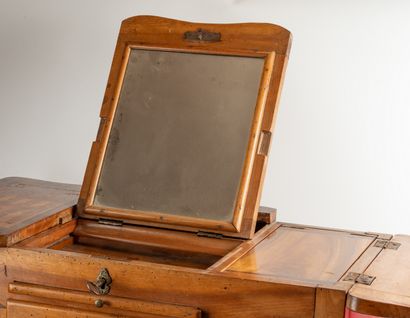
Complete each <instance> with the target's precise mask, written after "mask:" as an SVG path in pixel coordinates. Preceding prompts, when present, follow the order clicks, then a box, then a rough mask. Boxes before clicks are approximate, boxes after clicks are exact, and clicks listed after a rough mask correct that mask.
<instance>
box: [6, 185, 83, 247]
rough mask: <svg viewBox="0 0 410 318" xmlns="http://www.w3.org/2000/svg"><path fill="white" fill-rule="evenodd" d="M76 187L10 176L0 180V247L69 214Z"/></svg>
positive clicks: (76, 195) (38, 231)
mask: <svg viewBox="0 0 410 318" xmlns="http://www.w3.org/2000/svg"><path fill="white" fill-rule="evenodd" d="M78 194H79V186H78V185H71V184H63V183H56V182H47V181H41V180H35V179H27V178H17V177H10V178H4V179H1V180H0V215H1V216H2V217H1V221H0V246H11V245H13V244H15V243H17V242H19V241H22V240H24V239H26V238H28V237H30V236H32V235H34V234H36V233H40V232H42V231H44V230H46V229H48V228H50V227H52V226H55V225H57V224H61V223H65V222H67V221H69V220H70V219H71V217H72V212H73V210H72V207H73V206H74V205H75V204H76V201H77V198H78Z"/></svg>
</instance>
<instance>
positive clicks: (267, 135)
mask: <svg viewBox="0 0 410 318" xmlns="http://www.w3.org/2000/svg"><path fill="white" fill-rule="evenodd" d="M290 43H291V34H290V32H289V31H287V30H286V29H284V28H282V27H280V26H277V25H272V24H266V23H242V24H199V23H190V22H184V21H178V20H172V19H166V18H161V17H154V16H136V17H131V18H128V19H126V20H124V21H123V22H122V25H121V29H120V34H119V37H118V41H117V45H116V49H115V53H114V58H113V62H112V66H111V71H110V75H109V79H108V84H107V87H106V91H105V96H104V100H103V104H102V108H101V112H100V118H101V121H100V126H99V129H98V133H97V137H96V140H95V141H94V143H93V145H92V148H91V153H90V157H89V160H88V165H87V168H86V173H85V176H84V181H83V184H82V189H81V193H80V197H79V202H78V210H77V213H78V215H79V216H80V217H84V218H88V219H90V218H91V219H110V220H118V221H121V222H124V223H129V224H141V225H148V226H156V227H165V228H171V229H177V230H186V231H194V232H197V231H206V232H212V233H219V234H223V235H226V236H230V237H241V238H251V237H252V236H253V233H254V231H255V224H256V218H257V212H258V208H259V201H260V194H261V190H262V183H263V178H264V174H265V169H266V163H267V155H268V150H269V144H270V139H271V133H272V129H273V123H274V119H275V117H276V113H277V105H278V101H279V95H280V90H281V86H282V82H283V77H284V76H283V75H284V72H285V68H286V63H287V59H288V54H289V50H290ZM134 48H136V49H146V50H161V51H172V52H184V53H202V54H213V55H230V56H245V57H260V58H264V60H265V62H264V69H263V74H261V77H262V80H261V84H260V87H259V92H258V99H257V105H256V109H255V115H254V118H253V122H252V129H251V134H250V140H249V143H248V148H247V154H246V159H245V165H244V168H243V171H242V177H241V184H240V190H239V193H238V196H237V200H236V204H235V210H234V216H233V220H232V222H226V221H225V222H224V221H214V220H206V219H197V218H192V217H186V216H178V215H170V214H164V213H151V212H142V211H135V210H125V209H116V208H111V207H99V206H95V205H93V202H94V197H95V192H96V188H97V184H98V180H99V176H100V173H101V168H102V163H103V160H104V156H105V150H106V148H107V144H108V139H109V135H110V131H111V126H112V123H113V119H114V115H115V110H116V107H117V104H118V100H119V95H120V91H121V87H122V83H123V78H124V75H125V70H126V67H127V63H128V57H129V54H130V52H131V49H134Z"/></svg>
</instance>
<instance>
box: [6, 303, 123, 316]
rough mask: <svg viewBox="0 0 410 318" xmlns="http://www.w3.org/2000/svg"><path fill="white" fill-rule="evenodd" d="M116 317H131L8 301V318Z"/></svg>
mask: <svg viewBox="0 0 410 318" xmlns="http://www.w3.org/2000/svg"><path fill="white" fill-rule="evenodd" d="M24 317H30V318H46V317H47V318H57V317H58V318H72V317H76V318H114V317H124V318H125V317H129V316H118V315H110V314H102V313H97V312H92V311H87V310H81V309H74V308H67V307H60V306H54V305H47V304H40V303H33V302H26V301H18V300H9V301H8V302H7V318H24Z"/></svg>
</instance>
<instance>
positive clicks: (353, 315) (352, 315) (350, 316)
mask: <svg viewBox="0 0 410 318" xmlns="http://www.w3.org/2000/svg"><path fill="white" fill-rule="evenodd" d="M345 318H383V317H378V316H371V315H365V314H359V313H358V312H354V311H351V310H350V309H349V308H346V311H345Z"/></svg>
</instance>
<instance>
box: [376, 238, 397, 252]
mask: <svg viewBox="0 0 410 318" xmlns="http://www.w3.org/2000/svg"><path fill="white" fill-rule="evenodd" d="M400 245H401V244H400V243H398V242H392V241H389V240H377V241H376V242H375V243H374V246H375V247H381V248H385V249H389V250H397V249H399V247H400Z"/></svg>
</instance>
